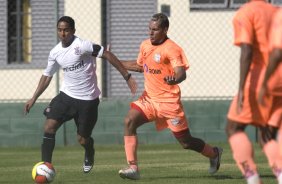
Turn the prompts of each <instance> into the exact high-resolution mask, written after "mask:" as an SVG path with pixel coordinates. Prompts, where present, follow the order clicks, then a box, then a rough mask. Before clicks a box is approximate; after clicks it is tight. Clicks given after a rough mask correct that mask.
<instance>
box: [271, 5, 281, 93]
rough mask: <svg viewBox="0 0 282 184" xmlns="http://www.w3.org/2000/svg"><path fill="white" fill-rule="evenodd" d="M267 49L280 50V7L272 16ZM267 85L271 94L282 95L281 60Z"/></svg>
mask: <svg viewBox="0 0 282 184" xmlns="http://www.w3.org/2000/svg"><path fill="white" fill-rule="evenodd" d="M269 49H270V51H271V50H273V49H281V50H282V9H279V11H277V13H276V14H275V16H274V18H273V22H272V25H271V29H270V36H269ZM268 87H269V89H270V92H271V94H273V95H275V96H282V62H281V61H280V64H279V66H278V68H277V69H276V71H275V72H274V74H273V75H272V76H271V78H270V80H269V82H268Z"/></svg>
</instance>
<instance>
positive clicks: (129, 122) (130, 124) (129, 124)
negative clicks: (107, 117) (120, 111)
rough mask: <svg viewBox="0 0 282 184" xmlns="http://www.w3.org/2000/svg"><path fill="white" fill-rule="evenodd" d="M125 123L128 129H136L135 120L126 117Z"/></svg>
mask: <svg viewBox="0 0 282 184" xmlns="http://www.w3.org/2000/svg"><path fill="white" fill-rule="evenodd" d="M124 125H125V127H126V128H127V129H129V130H132V129H134V122H133V120H132V119H131V118H129V117H125V118H124Z"/></svg>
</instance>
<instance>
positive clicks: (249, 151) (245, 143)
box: [226, 0, 278, 184]
mask: <svg viewBox="0 0 282 184" xmlns="http://www.w3.org/2000/svg"><path fill="white" fill-rule="evenodd" d="M275 11H276V8H275V7H274V6H273V5H271V4H270V3H267V2H266V1H264V0H251V1H250V2H248V3H246V4H245V5H243V6H242V7H241V8H240V9H239V10H238V11H237V12H236V15H235V17H234V19H233V26H234V33H235V34H234V37H235V41H234V44H235V45H237V46H239V47H240V48H241V56H240V81H239V89H238V94H237V95H236V96H235V97H234V99H233V101H232V103H231V105H230V109H229V112H228V115H227V121H228V123H227V127H226V132H227V135H228V141H229V144H230V146H231V149H232V152H233V158H234V160H235V161H236V164H237V166H238V167H239V169H240V171H241V172H242V174H243V175H244V177H245V179H246V181H247V183H248V184H260V183H261V179H260V176H259V174H258V171H257V166H256V164H255V162H254V158H253V151H254V150H253V148H252V143H251V141H250V140H249V138H248V136H247V134H246V133H245V131H244V130H245V128H246V126H248V125H254V126H256V127H258V128H259V130H260V133H261V137H262V139H261V143H262V147H263V151H264V153H265V155H266V157H267V159H268V162H269V164H270V166H271V168H272V171H273V173H274V174H275V175H276V176H278V174H277V173H278V170H276V167H275V161H276V156H277V155H278V154H277V152H278V147H277V144H275V141H269V137H268V135H269V134H268V133H269V130H268V128H267V120H268V115H269V110H268V108H267V107H263V106H261V105H259V104H258V101H257V98H258V91H259V89H260V86H261V84H262V80H263V76H264V73H265V69H266V66H267V63H268V53H269V52H268V36H267V35H268V34H269V27H270V25H271V20H272V16H273V14H274V13H275ZM270 133H271V132H270ZM271 134H272V133H271ZM271 136H273V134H272V135H270V137H271Z"/></svg>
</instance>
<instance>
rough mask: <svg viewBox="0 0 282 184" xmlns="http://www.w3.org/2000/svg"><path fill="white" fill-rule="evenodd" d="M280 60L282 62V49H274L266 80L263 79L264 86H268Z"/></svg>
mask: <svg viewBox="0 0 282 184" xmlns="http://www.w3.org/2000/svg"><path fill="white" fill-rule="evenodd" d="M279 62H282V49H278V48H277V49H273V51H272V52H271V53H270V56H269V64H268V66H267V69H266V72H265V76H264V80H263V86H266V84H267V82H268V80H269V78H270V77H271V75H272V74H273V73H274V71H275V70H276V68H277V67H278V65H279Z"/></svg>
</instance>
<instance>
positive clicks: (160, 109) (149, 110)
mask: <svg viewBox="0 0 282 184" xmlns="http://www.w3.org/2000/svg"><path fill="white" fill-rule="evenodd" d="M134 105H136V106H138V107H139V108H136V109H137V110H139V111H140V110H141V111H142V113H143V114H144V115H145V116H146V118H147V119H148V122H151V121H155V125H156V129H157V130H158V131H160V130H163V129H165V128H169V129H170V130H171V131H172V132H180V131H183V130H186V129H188V121H187V120H186V117H185V113H184V110H183V106H182V104H181V102H178V103H168V102H154V101H152V99H150V98H149V97H148V96H147V94H146V93H143V94H142V96H141V97H140V98H139V99H138V100H137V101H135V102H132V103H131V107H132V108H134Z"/></svg>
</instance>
